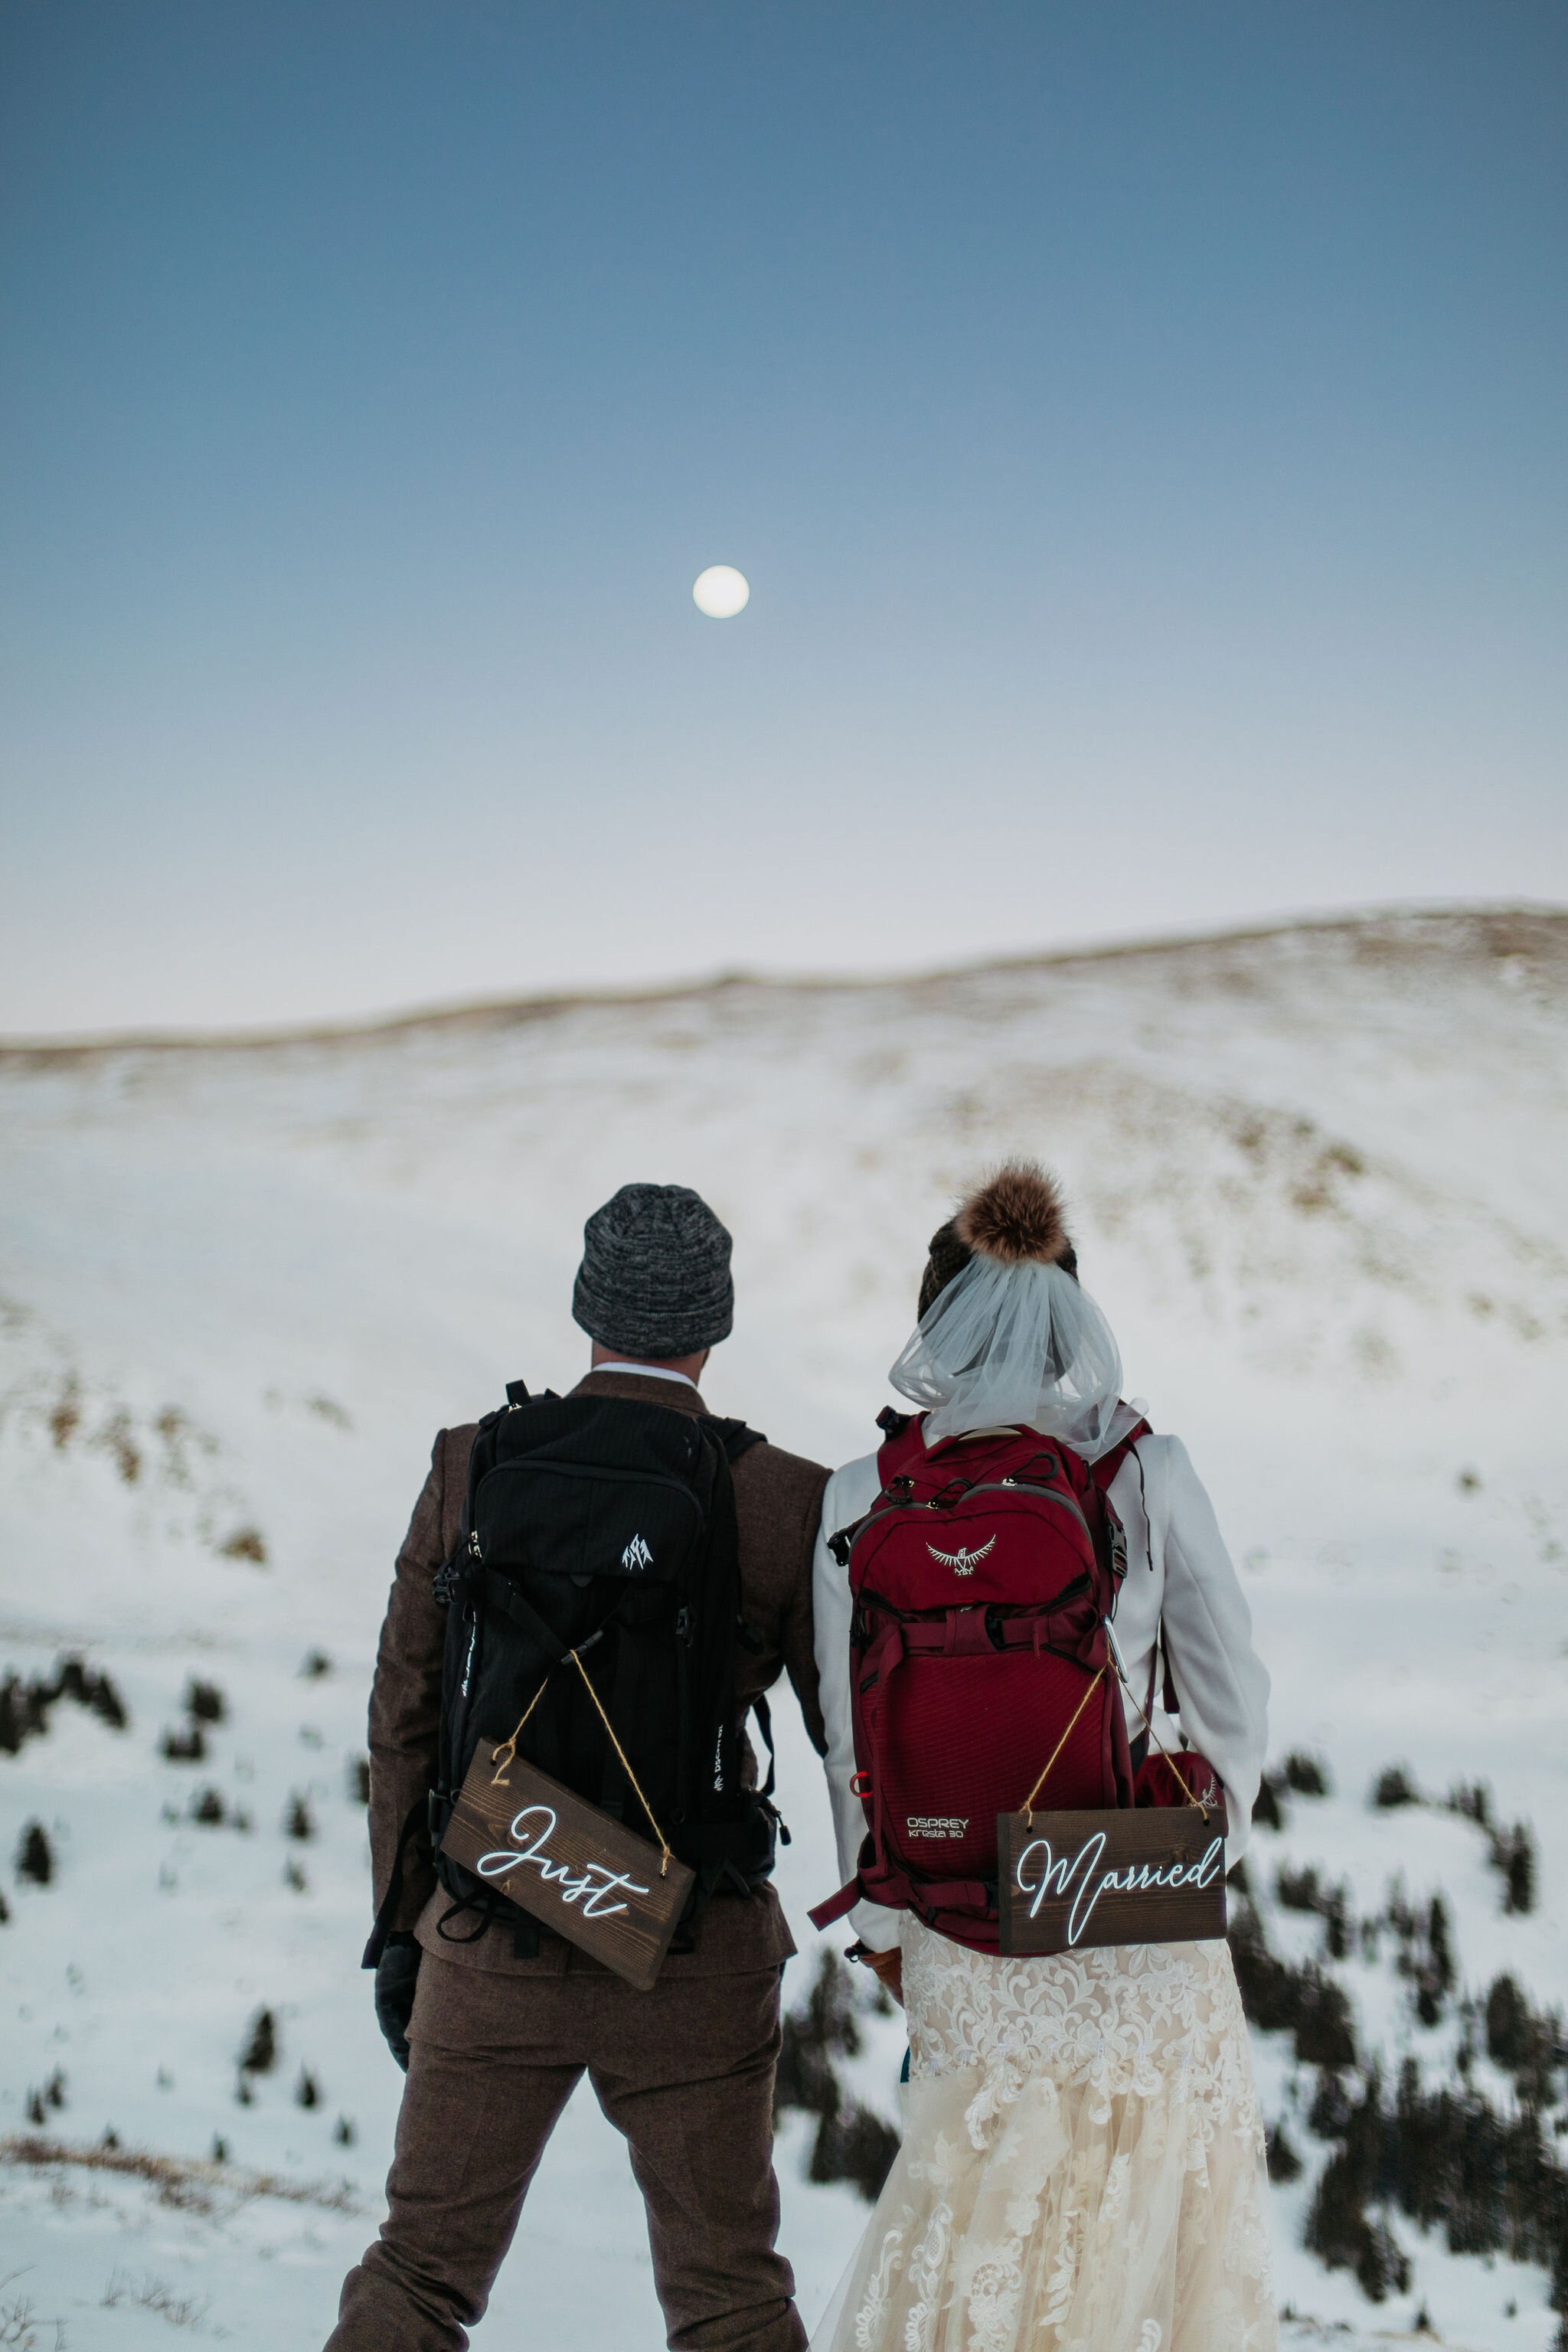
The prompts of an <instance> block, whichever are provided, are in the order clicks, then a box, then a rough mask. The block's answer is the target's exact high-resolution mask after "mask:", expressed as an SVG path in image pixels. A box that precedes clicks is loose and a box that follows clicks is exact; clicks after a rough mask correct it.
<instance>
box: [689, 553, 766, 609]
mask: <svg viewBox="0 0 1568 2352" xmlns="http://www.w3.org/2000/svg"><path fill="white" fill-rule="evenodd" d="M751 594H752V583H751V582H750V581H749V580H748V579H747V578H746V575H745V573H744V572H737V571H736V569H735V567H734V565H733V564H732V563H710V565H709V566H708V569H707V571H706V572H699V573H698V575H697V578H696V580H695V581H694V583H692V589H691V601H692V603H693V604H695V605H696V607H697V609H698V611H699V612H700V613H706V614H707V615H708V618H709V619H710V621H732V620H733V619H734V617H735V615H736V614H737V613H743V612H744V611H745V609H746V606H747V604H749V603H750V601H751Z"/></svg>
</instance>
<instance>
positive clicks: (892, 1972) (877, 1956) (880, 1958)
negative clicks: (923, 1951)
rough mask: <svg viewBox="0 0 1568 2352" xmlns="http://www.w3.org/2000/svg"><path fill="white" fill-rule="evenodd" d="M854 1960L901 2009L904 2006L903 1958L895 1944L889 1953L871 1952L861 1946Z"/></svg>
mask: <svg viewBox="0 0 1568 2352" xmlns="http://www.w3.org/2000/svg"><path fill="white" fill-rule="evenodd" d="M855 1958H857V1959H858V1960H861V1961H863V1962H864V1963H865V1965H866V1967H867V1968H868V1969H870V1971H871V1973H872V1975H873V1976H874V1977H875V1978H876V1979H877V1982H878V1983H879V1985H880V1986H881V1987H882V1989H883V1990H884V1991H885V1992H890V1993H891V1994H892V1996H893V1999H894V2000H896V2001H897V2002H898V2004H899V2007H900V2009H902V2007H903V2005H904V1956H903V1953H902V1952H901V1951H900V1948H899V1947H898V1945H897V1944H895V1945H894V1946H893V1948H892V1950H891V1951H890V1952H873V1951H870V1950H868V1948H867V1947H866V1946H864V1945H862V1946H861V1948H860V1949H859V1950H858V1952H857V1953H856V1955H855Z"/></svg>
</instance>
